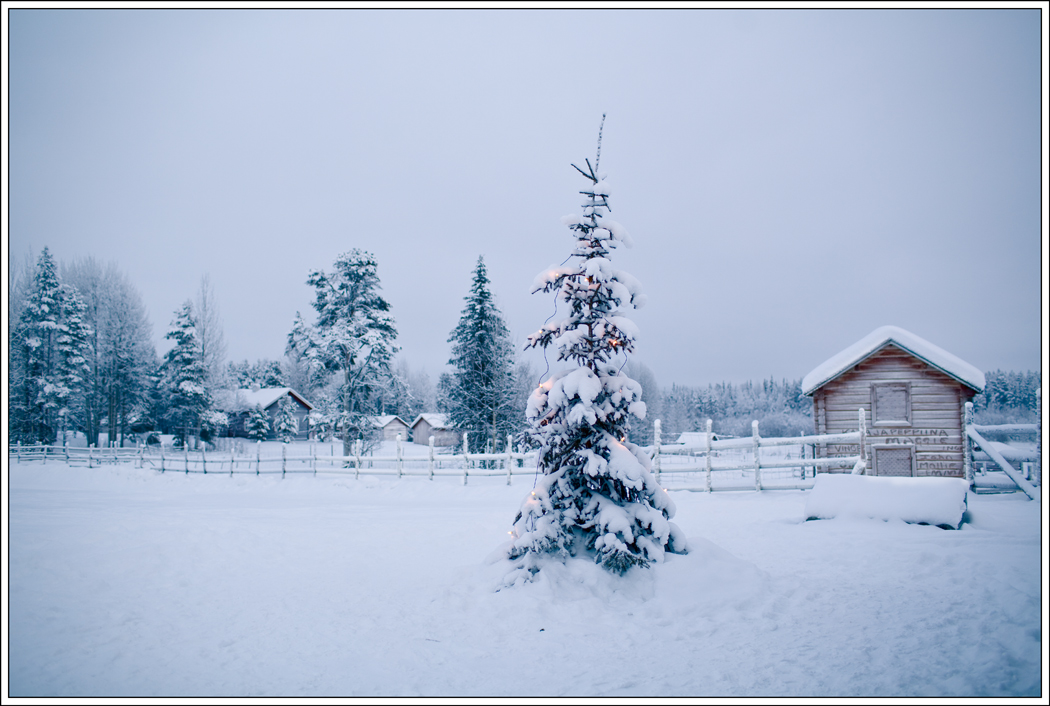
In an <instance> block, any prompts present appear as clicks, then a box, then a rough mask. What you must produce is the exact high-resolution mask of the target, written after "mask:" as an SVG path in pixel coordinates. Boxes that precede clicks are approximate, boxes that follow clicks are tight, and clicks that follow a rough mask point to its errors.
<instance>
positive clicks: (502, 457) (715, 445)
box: [9, 410, 866, 491]
mask: <svg viewBox="0 0 1050 706" xmlns="http://www.w3.org/2000/svg"><path fill="white" fill-rule="evenodd" d="M859 422H860V425H859V428H858V431H856V432H849V433H844V434H821V435H812V436H798V437H781V438H773V437H771V438H762V437H761V436H760V435H759V431H758V422H757V421H755V422H752V423H751V428H752V436H751V437H750V438H742V439H715V438H714V434H713V433H712V432H711V420H707V431H706V439H705V442H704V443H703V444H700V445H681V444H672V445H665V444H662V442H661V439H660V421H659V420H656V423H655V432H656V433H655V439H654V441H655V443H654V445H653V446H649V447H643V448H644V450H645V451H646V452H647V453H648V454H649V455H650V458H652V462H653V472H654V473H655V474H656V476H657V480H658V481H662V480H663V478H662V476H663V475H664V474H673V475H674V476H675V477H676V478H681V477H683V476H684V477H686V478H692V477H695V476H696V475H698V474H699V475H701V477H702V478H703V485H702V486H701V487H692V486H690V487H681V486H679V485H675V486H674V488H675V489H688V490H705V491H716V490H762V489H784V490H788V489H803V488H809V487H812V485H813V482H814V476H815V475H816V473H817V471H819V470H829V469H832V468H840V469H844V470H845V469H851V470H852V472H853V473H862V472H863V471H864V469H865V467H866V462H865V459H864V458H863V456H862V455H857V456H840V457H835V458H815V457H814V456H815V454H813V453H812V449H813V448H814V447H815V446H818V445H820V444H858V445H859V448H861V449H863V448H864V438H865V419H864V412H863V410H861V411H860V417H859ZM466 440H467V435H466V434H464V435H463V441H464V443H463V448H467V444H466ZM790 446H794V447H798V448H799V449H801V453H800V454H799V456H798V457H797V458H785V457H783V455H780V456H779V457H773V458H769V457H767V458H763V454H762V449H770V448H773V447H790ZM290 448H291V449H294V450H295V452H293V453H289V449H290ZM302 448H303V445H301V444H296V445H295V446H291V447H290V446H288V445H281V447H280V449H281V453H280V455H265V454H263V452H262V444H260V443H257V444H255V445H254V453H252V452H251V451H250V450H247V453H245V451H246V449H236V448H233V449H231V450H230V451H226V452H221V451H210V452H206V451H203V450H201V451H190V450H188V449H181V450H173V449H170V448H169V449H165V448H164V447H160V448H154V447H147V446H139V447H138V448H134V449H131V448H127V449H121V448H99V449H96V448H82V447H80V448H75V447H69V446H65V445H63V446H22V445H15V446H11V447H10V449H9V453H10V456H11V457H13V458H14V459H15V460H16V461H17V462H19V463H21V462H23V461H35V460H47V459H57V460H64V461H65V462H66V463H68V464H69V465H71V466H87V467H89V468H90V467H92V466H97V465H101V464H102V463H122V462H123V463H134V464H135V466H136V467H139V468H152V469H155V470H158V471H160V472H162V473H170V472H180V473H203V474H208V473H211V474H229V475H233V474H255V475H261V474H264V473H267V474H270V473H280V474H281V475H282V476H284V475H287V474H289V473H312V474H314V475H316V474H317V472H318V471H321V472H324V473H339V474H349V473H353V475H354V477H355V478H358V477H360V476H361V475H362V474H364V475H376V476H381V475H385V476H397V477H399V478H400V477H403V476H425V477H428V478H434V477H435V476H462V478H463V483H464V485H465V484H467V482H468V479H469V478H470V476H505V477H506V479H507V484H508V485H510V484H511V478H512V476H515V475H530V476H531V475H535V474H536V472H537V470H536V460H537V452H535V451H525V450H523V449H520V448H519V449H518V450H517V451H513V450H510V451H506V452H504V453H475V454H472V453H459V454H448V453H442V454H438V453H435V450H434V438H433V437H431V438H430V446H429V449H428V454H427V455H426V456H408V457H405V456H404V454H403V446H402V441H401V437H400V435H398V439H397V444H396V446H395V455H393V456H374V455H366V454H363V453H362V451H361V444H360V442H358V443H356V444H355V445H354V450H353V453H352V454H351V455H349V456H344V455H341V454H337V453H336V452H335V451H336V445H335V444H311V445H309V446H308V447H307V449H308V452H307V453H306V454H303V453H301V449H302ZM507 448H508V449H512V443H511V438H510V437H508V439H507ZM807 448H809V449H810V454H809V458H806V449H807ZM325 451H327V453H325ZM733 452H736V453H733ZM741 452H744V453H741ZM747 452H750V457H748V456H747ZM734 459H735V460H734ZM727 461H728V462H727ZM763 471H766V472H767V474H766V476H763ZM783 471H790V475H788V476H787V477H786V479H787V482H786V483H785V482H783V481H784V480H785V477H784V476H783V474H779V475H778V477H775V478H770V477H769V475H770V473H769V472H774V473H773V475H777V474H776V473H775V472H783ZM751 473H753V474H754V475H753V482H749V483H745V484H741V483H740V482H739V477H740V475H741V474H751ZM679 474H682V475H681V476H680V475H679ZM716 477H717V478H719V482H713V480H712V479H713V478H716Z"/></svg>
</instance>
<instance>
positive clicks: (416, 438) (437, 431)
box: [412, 413, 462, 446]
mask: <svg viewBox="0 0 1050 706" xmlns="http://www.w3.org/2000/svg"><path fill="white" fill-rule="evenodd" d="M431 436H433V437H434V446H455V445H456V444H458V443H459V442H460V441H461V440H462V439H461V436H462V435H461V434H459V433H457V432H456V430H455V429H453V428H452V426H451V425H450V424H449V421H448V417H447V416H445V415H444V414H434V413H424V414H421V415H419V416H418V417H416V418H415V421H413V422H412V443H414V444H422V445H424V446H426V445H427V444H429V443H430V437H431Z"/></svg>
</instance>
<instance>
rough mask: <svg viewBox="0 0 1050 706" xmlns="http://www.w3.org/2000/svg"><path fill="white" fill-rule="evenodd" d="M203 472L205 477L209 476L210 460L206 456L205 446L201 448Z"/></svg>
mask: <svg viewBox="0 0 1050 706" xmlns="http://www.w3.org/2000/svg"><path fill="white" fill-rule="evenodd" d="M201 470H202V471H204V475H208V458H207V456H205V455H204V446H203V445H202V446H201Z"/></svg>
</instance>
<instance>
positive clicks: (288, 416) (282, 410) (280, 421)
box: [273, 395, 299, 444]
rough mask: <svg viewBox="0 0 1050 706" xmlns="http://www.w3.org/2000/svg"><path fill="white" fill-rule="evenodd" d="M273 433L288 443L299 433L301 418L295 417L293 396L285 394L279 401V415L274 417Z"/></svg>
mask: <svg viewBox="0 0 1050 706" xmlns="http://www.w3.org/2000/svg"><path fill="white" fill-rule="evenodd" d="M273 433H274V435H275V436H276V437H277V438H278V439H280V440H281V441H282V442H283V443H285V444H287V443H290V442H291V441H292V439H294V438H295V437H296V435H298V434H299V420H298V419H296V418H295V407H294V406H293V404H292V398H291V397H289V396H288V395H285V396H284V397H282V398H281V399H280V400H278V401H277V416H276V417H274V419H273Z"/></svg>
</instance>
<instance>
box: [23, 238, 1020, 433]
mask: <svg viewBox="0 0 1050 706" xmlns="http://www.w3.org/2000/svg"><path fill="white" fill-rule="evenodd" d="M478 272H479V275H477V276H476V280H475V286H474V289H473V290H472V293H471V295H469V296H468V297H467V298H465V302H467V304H468V306H467V308H465V309H464V319H463V320H464V321H466V320H468V319H469V320H473V319H477V320H476V321H475V325H476V326H479V327H481V328H485V327H489V328H493V329H494V330H495V329H500V326H502V319H501V317H500V315H499V312H498V310H496V309H494V308H493V307H492V305H491V303H488V300H487V299H485V297H486V296H488V292H487V284H488V282H487V279H485V278H484V271H483V265H482V263H481V262H480V260H479V270H478ZM477 277H480V279H478V278H477ZM8 286H9V289H8V293H9V297H8V321H9V329H8V336H9V342H10V350H11V359H10V365H9V383H10V387H9V390H10V396H9V398H8V403H9V407H8V413H9V414H8V430H9V433H10V438H11V440H12V441H14V440H18V439H20V440H22V441H25V442H29V441H34V440H48V439H50V440H54V438H55V434H56V433H57V432H58V431H61V430H67V429H68V430H76V431H79V432H81V433H84V434H85V435H86V436H87V437H88V439H89V440H90V441H91V443H97V442H98V439H99V434H100V433H101V432H106V433H107V436H108V438H109V439H117V438H120V437H124V436H127V437H129V441H133V440H134V439H136V438H137V437H138V436H139V435H141V434H142V433H143V432H146V431H152V430H168V429H175V428H176V427H177V426H179V425H182V426H184V427H185V426H189V423H188V422H186V421H181V420H180V419H179V418H178V415H176V414H174V412H175V411H177V408H178V406H179V400H178V399H177V397H173V393H174V392H175V391H176V390H177V389H178V388H179V385H182V386H183V387H185V386H186V385H185V383H186V380H184V379H180V378H178V377H177V376H175V375H174V374H173V373H174V372H175V369H176V368H177V367H178V366H177V365H176V363H177V362H178V361H176V360H174V359H171V360H169V358H172V352H169V353H168V354H166V355H165V356H163V357H162V356H159V355H157V352H156V350H155V348H154V345H153V343H152V325H151V323H150V321H149V317H148V315H147V313H146V311H145V308H144V307H143V306H142V302H141V298H140V296H139V293H138V291H137V289H136V288H135V286H134V284H133V283H132V282H131V280H130V278H129V277H127V276H126V275H125V274H124V273H123V272H121V271H120V270H119V268H118V267H117V266H116V265H115V264H114V263H108V264H104V263H100V262H98V261H96V260H94V259H92V258H82V259H79V260H74V261H72V262H70V263H61V264H58V263H54V262H53V261H52V260H50V257H49V256H46V255H45V254H42V257H41V260H40V262H38V263H35V264H34V263H33V261H32V260H30V259H28V258H27V259H26V261H25V262H24V263H15V264H14V266H13V267H12V270H11V271H10V272H9V282H8ZM474 300H477V301H475V302H474V303H475V304H476V305H475V306H473V309H472V308H471V302H472V301H474ZM482 304H484V305H482ZM187 305H192V306H190V309H192V311H193V314H194V316H193V322H192V329H193V335H192V336H191V337H190V338H192V339H193V341H194V344H193V349H194V350H193V355H192V360H190V361H188V363H187V364H184V365H182V367H183V368H187V367H189V368H194V369H196V370H197V372H198V377H199V380H198V384H199V386H200V387H202V388H205V389H206V390H207V389H211V390H217V389H224V388H225V389H230V388H234V389H236V388H247V387H251V386H253V385H258V386H261V387H276V386H287V387H291V388H293V389H296V390H297V391H299V392H301V393H302V394H303V395H304V396H306V397H307V399H310V400H311V401H312V402H314V403H315V405H316V406H317V408H318V413H317V414H316V415H315V417H319V418H321V423H327V424H329V426H331V424H332V420H333V419H335V418H336V417H337V415H338V414H339V412H338V409H339V407H340V399H339V398H340V390H339V385H338V382H337V381H336V380H333V378H332V376H331V375H330V374H323V373H324V371H323V370H319V369H317V368H311V366H310V365H308V360H307V359H306V358H305V357H304V356H303V355H301V354H299V353H298V352H297V351H295V350H293V348H291V347H290V349H289V352H288V355H286V356H285V357H284V358H283V359H281V360H270V359H259V360H256V361H254V362H250V361H247V360H244V361H241V362H232V361H226V359H225V344H224V341H223V336H222V322H221V319H220V317H219V315H218V305H217V303H216V302H215V301H214V298H213V294H212V291H211V288H210V284H209V282H208V279H207V277H204V278H202V281H201V284H200V288H199V289H198V291H197V292H196V293H195V297H194V298H193V299H192V301H190V300H188V301H187ZM486 307H487V308H486ZM470 311H475V312H478V311H480V312H482V313H483V314H484V315H483V316H482V315H478V314H476V313H475V314H471V315H469V316H468V314H470ZM177 314H178V312H177ZM472 316H473V319H471V317H472ZM177 323H178V315H177V316H176V320H174V321H173V322H172V327H171V330H170V331H169V334H168V338H172V337H173V336H174V335H175V333H176V332H177V329H179V326H178V325H177ZM504 329H505V327H504ZM454 338H455V336H453V337H452V338H450V343H453V342H454V340H453V339H454ZM474 338H476V337H467V339H464V340H474ZM496 338H497V339H499V341H503V343H501V344H500V345H499V346H495V348H494V349H493V351H491V352H485V353H484V357H495V358H499V359H500V361H499V365H498V366H497V368H498V369H499V371H500V375H501V376H502V377H501V378H500V380H502V382H500V383H499V384H498V385H493V386H492V389H493V394H492V395H490V397H491V398H492V399H490V400H483V402H484V404H485V405H487V407H486V408H487V409H488V410H489V411H488V412H486V413H485V414H484V415H483V416H484V417H485V421H486V422H487V423H482V422H478V423H477V424H475V425H471V426H476V427H477V435H476V437H475V438H476V439H478V440H479V441H480V440H482V439H486V438H489V439H495V440H499V439H502V438H505V434H506V433H510V432H515V433H516V432H518V431H520V430H521V428H522V427H523V426H524V407H525V403H526V399H527V397H528V394H529V392H530V391H531V389H532V388H533V387H534V386H535V381H536V379H537V377H538V373H537V372H536V371H534V370H532V369H530V368H529V366H528V364H527V363H526V362H525V361H524V360H523V359H521V358H520V357H519V356H517V355H516V354H514V353H513V352H512V351H509V350H507V349H506V346H505V340H504V339H505V338H506V332H505V330H502V329H501V330H500V336H497V337H496ZM45 339H47V340H45ZM176 348H178V346H176ZM173 350H174V349H173ZM470 355H471V356H477V355H482V353H478V352H471V353H470ZM467 357H468V358H469V357H470V356H467ZM457 360H458V359H457ZM460 367H466V366H463V365H461V366H460ZM379 372H381V374H379ZM625 372H626V373H627V374H628V375H629V376H630V377H631V378H633V379H634V380H636V381H637V382H638V383H639V384H640V385H641V387H642V390H643V395H642V400H643V401H644V402H645V403H646V407H647V413H646V416H645V419H644V420H641V421H637V420H635V421H634V423H633V425H632V429H631V432H630V437H631V440H632V441H634V442H635V443H639V444H643V445H648V444H651V443H652V442H653V423H654V421H655V420H657V419H659V420H661V426H662V441H663V442H664V443H673V442H674V440H675V439H677V437H678V435H679V434H681V433H682V432H685V431H701V430H703V429H704V428H705V424H706V420H707V419H711V420H712V422H713V424H712V426H713V429H714V431H715V432H716V433H719V434H722V435H731V436H747V435H750V433H751V422H752V420H758V422H759V429H760V432H761V434H762V436H766V437H771V436H797V435H799V434H800V433H806V434H809V433H812V432H813V418H812V406H813V404H812V400H811V399H810V398H808V397H805V396H804V395H802V394H801V379H799V380H781V381H776V380H774V379H772V378H770V379H762V380H760V381H748V382H743V383H729V382H722V383H717V384H710V385H707V386H689V385H679V384H672V385H671V386H670V387H661V386H660V384H659V383H658V381H657V378H656V376H655V375H654V373H653V372H652V371H651V370H650V369H649V368H647V367H646V366H645V365H644V364H642V363H640V362H637V361H635V360H632V361H630V362H628V363H627V364H626V368H625ZM373 377H374V379H375V384H373V385H371V387H370V389H371V394H370V395H369V397H368V399H367V400H364V403H363V404H362V405H361V408H360V409H361V413H364V414H397V415H399V416H401V417H402V418H404V419H405V420H406V421H408V422H411V421H412V420H413V419H414V418H415V417H416V415H418V414H419V413H421V412H435V411H441V412H446V413H450V415H451V416H453V417H457V418H458V419H457V421H459V422H460V423H461V424H466V422H467V418H468V417H469V416H470V415H471V414H475V416H482V415H478V414H476V413H475V412H472V411H471V409H472V408H473V407H474V406H477V404H476V403H474V404H458V405H457V403H456V400H455V399H454V398H455V393H456V392H457V388H456V387H455V386H453V385H452V382H453V379H454V377H453V375H452V374H450V373H443V374H442V376H441V378H442V379H441V380H439V381H438V382H439V384H437V385H435V384H433V383H432V382H431V380H430V378H429V377H428V375H427V374H426V372H424V371H422V370H413V369H412V368H411V367H410V366H409V364H408V363H407V362H406V361H405V360H404V359H403V358H398V359H396V360H391V361H390V363H389V365H386V366H384V368H383V370H382V371H377V374H376V375H374V376H373ZM985 379H986V388H985V390H984V392H983V393H981V394H979V395H977V396H976V397H975V398H974V400H973V402H974V411H975V421H976V422H977V423H979V424H1008V423H1034V422H1036V421H1037V417H1036V411H1035V398H1036V395H1035V392H1036V390H1037V389H1039V387H1040V385H1041V374H1040V373H1039V372H1038V371H1020V372H1018V371H1001V370H995V371H991V372H987V373H986V374H985ZM476 388H477V384H476V383H472V384H471V385H465V386H464V385H461V386H459V390H461V391H464V390H466V391H469V390H471V389H476ZM460 394H463V393H462V392H460ZM184 406H185V405H184ZM492 410H499V412H498V419H496V420H495V423H493V422H492V419H494V418H495V417H494V412H493V411H492ZM207 412H208V409H207V406H202V407H201V409H199V410H197V412H196V415H197V416H196V421H195V424H196V425H197V426H198V427H199V428H201V429H202V431H205V432H206V431H208V425H209V424H210V423H212V422H211V420H212V419H218V422H216V423H215V429H214V432H215V433H216V434H218V435H221V434H222V418H221V415H212V416H208V414H206V413H207ZM324 418H327V420H326V419H324ZM497 443H498V441H497ZM478 450H481V449H480V448H479V449H478Z"/></svg>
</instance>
